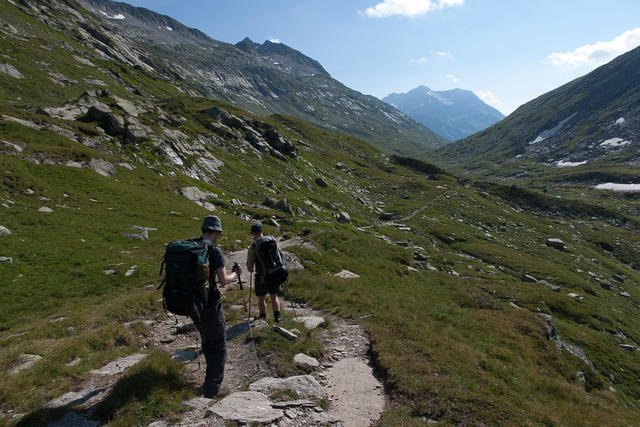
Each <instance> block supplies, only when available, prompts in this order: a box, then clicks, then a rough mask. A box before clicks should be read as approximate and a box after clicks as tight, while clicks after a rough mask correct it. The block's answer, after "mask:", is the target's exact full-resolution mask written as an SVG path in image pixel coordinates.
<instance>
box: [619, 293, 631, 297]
mask: <svg viewBox="0 0 640 427" xmlns="http://www.w3.org/2000/svg"><path fill="white" fill-rule="evenodd" d="M620 296H623V297H627V298H631V295H630V294H629V292H620Z"/></svg>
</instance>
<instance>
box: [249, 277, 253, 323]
mask: <svg viewBox="0 0 640 427" xmlns="http://www.w3.org/2000/svg"><path fill="white" fill-rule="evenodd" d="M252 287H253V271H252V272H251V273H249V319H251V294H252V292H251V288H252Z"/></svg>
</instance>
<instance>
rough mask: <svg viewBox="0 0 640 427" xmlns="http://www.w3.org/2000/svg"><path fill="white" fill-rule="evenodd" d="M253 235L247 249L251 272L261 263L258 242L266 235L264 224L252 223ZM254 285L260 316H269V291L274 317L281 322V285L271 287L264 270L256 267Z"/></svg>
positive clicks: (248, 264) (248, 266)
mask: <svg viewBox="0 0 640 427" xmlns="http://www.w3.org/2000/svg"><path fill="white" fill-rule="evenodd" d="M251 235H252V236H253V240H254V242H253V243H252V244H251V246H250V247H249V250H248V251H247V270H249V272H250V273H253V270H254V267H258V266H259V265H260V263H259V262H257V260H256V256H257V255H256V242H257V241H258V239H260V238H262V237H263V236H264V230H263V229H262V224H260V223H259V222H256V223H255V224H252V225H251ZM253 283H254V286H255V288H256V296H257V297H258V309H259V310H260V318H261V319H266V318H267V303H266V298H267V293H268V294H269V297H270V298H271V307H272V308H273V318H274V320H275V321H276V322H277V323H280V300H279V299H278V291H279V290H280V286H279V285H278V286H275V287H270V286H268V285H267V284H266V283H265V281H264V272H263V271H261V269H260V268H256V277H255V278H254V280H253Z"/></svg>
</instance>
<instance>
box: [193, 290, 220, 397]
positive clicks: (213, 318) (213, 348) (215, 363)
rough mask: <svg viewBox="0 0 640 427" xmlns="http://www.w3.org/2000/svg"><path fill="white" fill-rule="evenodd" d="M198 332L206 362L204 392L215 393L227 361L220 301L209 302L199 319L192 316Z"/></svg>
mask: <svg viewBox="0 0 640 427" xmlns="http://www.w3.org/2000/svg"><path fill="white" fill-rule="evenodd" d="M192 320H193V322H194V323H195V324H196V326H197V327H198V330H199V331H200V337H201V338H202V352H203V353H204V358H205V360H206V361H207V373H206V375H205V378H204V389H205V391H213V392H217V390H218V388H219V387H220V384H221V383H222V379H223V378H224V364H225V362H226V360H227V336H226V323H225V321H224V312H223V311H222V301H221V300H220V299H217V300H216V301H215V302H214V301H210V304H209V306H208V307H206V308H205V310H204V312H202V313H201V314H200V319H197V318H196V316H192Z"/></svg>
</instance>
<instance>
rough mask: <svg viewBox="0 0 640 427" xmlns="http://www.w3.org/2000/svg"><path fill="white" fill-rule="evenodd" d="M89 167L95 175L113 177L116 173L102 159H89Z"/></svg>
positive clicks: (109, 164) (110, 165) (112, 167)
mask: <svg viewBox="0 0 640 427" xmlns="http://www.w3.org/2000/svg"><path fill="white" fill-rule="evenodd" d="M89 167H90V168H91V169H92V170H93V171H94V172H95V173H97V174H99V175H102V176H107V177H109V176H113V175H114V174H115V173H116V168H115V167H114V166H113V165H112V164H111V163H109V162H107V161H106V160H103V159H91V161H90V162H89Z"/></svg>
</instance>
